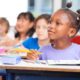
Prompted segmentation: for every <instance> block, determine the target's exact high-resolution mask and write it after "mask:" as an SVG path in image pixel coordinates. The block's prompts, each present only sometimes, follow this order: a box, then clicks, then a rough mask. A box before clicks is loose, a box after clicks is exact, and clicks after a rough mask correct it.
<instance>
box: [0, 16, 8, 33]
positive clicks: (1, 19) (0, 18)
mask: <svg viewBox="0 0 80 80" xmlns="http://www.w3.org/2000/svg"><path fill="white" fill-rule="evenodd" d="M0 24H1V25H3V24H5V25H6V27H7V30H6V33H7V32H8V30H9V27H10V24H9V21H8V20H7V19H6V18H5V17H0Z"/></svg>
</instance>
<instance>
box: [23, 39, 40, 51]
mask: <svg viewBox="0 0 80 80" xmlns="http://www.w3.org/2000/svg"><path fill="white" fill-rule="evenodd" d="M22 45H23V46H24V47H25V48H28V49H37V50H38V49H39V48H40V47H39V45H38V38H29V39H27V40H25V41H24V42H23V43H22Z"/></svg>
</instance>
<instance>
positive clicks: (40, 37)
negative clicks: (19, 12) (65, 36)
mask: <svg viewBox="0 0 80 80" xmlns="http://www.w3.org/2000/svg"><path fill="white" fill-rule="evenodd" d="M49 20H50V15H49V14H42V15H40V16H39V17H37V18H36V20H35V23H34V25H35V30H36V34H37V38H29V39H28V40H25V41H24V42H23V44H22V45H23V46H24V47H25V48H28V49H36V50H37V49H39V48H41V47H43V46H45V45H48V44H49V43H50V42H49V38H48V26H49Z"/></svg>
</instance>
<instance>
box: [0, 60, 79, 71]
mask: <svg viewBox="0 0 80 80" xmlns="http://www.w3.org/2000/svg"><path fill="white" fill-rule="evenodd" d="M0 69H16V70H37V71H60V72H80V66H76V65H75V66H74V65H73V66H72V65H67V66H66V65H48V64H40V63H29V62H24V61H23V60H22V61H21V62H20V63H18V64H15V65H7V64H2V63H0Z"/></svg>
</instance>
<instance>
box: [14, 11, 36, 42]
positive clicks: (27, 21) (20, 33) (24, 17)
mask: <svg viewBox="0 0 80 80" xmlns="http://www.w3.org/2000/svg"><path fill="white" fill-rule="evenodd" d="M34 19H35V18H34V16H33V15H32V13H30V12H23V13H20V14H19V15H18V17H17V23H16V27H15V29H16V34H15V38H16V40H17V41H19V42H23V41H24V40H25V39H28V38H29V37H32V36H33V33H34V31H35V29H34V27H33V24H34Z"/></svg>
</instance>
